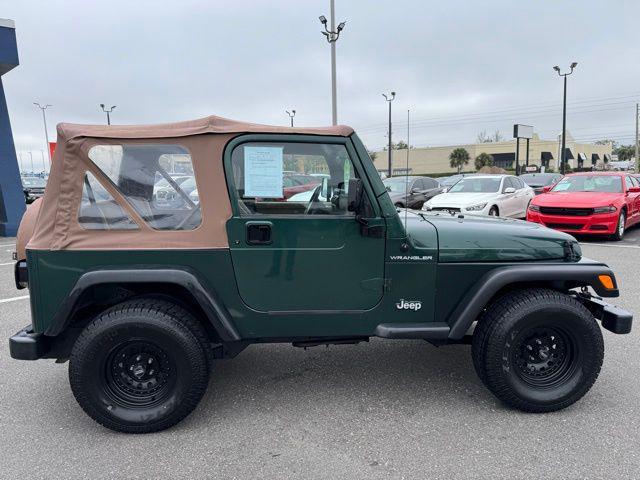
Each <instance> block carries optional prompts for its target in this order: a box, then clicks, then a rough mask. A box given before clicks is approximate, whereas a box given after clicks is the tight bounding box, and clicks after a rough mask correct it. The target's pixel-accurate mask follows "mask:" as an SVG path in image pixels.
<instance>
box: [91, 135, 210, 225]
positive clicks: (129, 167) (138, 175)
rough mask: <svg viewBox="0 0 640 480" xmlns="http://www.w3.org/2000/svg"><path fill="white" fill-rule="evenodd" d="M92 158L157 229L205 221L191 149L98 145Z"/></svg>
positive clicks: (151, 145)
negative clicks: (203, 219)
mask: <svg viewBox="0 0 640 480" xmlns="http://www.w3.org/2000/svg"><path fill="white" fill-rule="evenodd" d="M89 158H90V159H91V161H92V162H93V163H94V164H95V165H96V166H97V167H98V168H99V169H100V170H101V171H102V172H103V173H104V174H105V175H106V176H107V177H108V178H109V180H111V182H113V184H114V185H115V187H116V188H117V189H118V190H119V191H120V193H122V195H123V196H124V197H125V198H126V199H127V201H128V202H129V203H130V204H131V206H132V207H133V208H134V210H135V211H136V213H138V214H139V215H140V216H141V217H142V218H143V219H144V221H145V222H147V223H148V224H149V225H150V226H151V227H152V228H154V229H156V230H193V229H194V228H196V227H197V226H198V225H200V222H201V212H200V205H199V196H198V191H197V186H196V179H195V175H194V171H193V164H192V162H191V155H190V154H189V151H188V150H187V149H186V148H184V147H182V146H180V145H166V144H139V143H136V144H123V145H96V146H94V147H92V148H91V149H90V150H89Z"/></svg>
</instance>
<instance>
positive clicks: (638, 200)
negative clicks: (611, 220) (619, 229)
mask: <svg viewBox="0 0 640 480" xmlns="http://www.w3.org/2000/svg"><path fill="white" fill-rule="evenodd" d="M625 186H626V191H627V194H626V195H627V202H626V203H627V209H628V212H629V214H628V216H629V219H628V220H627V225H631V224H634V223H637V222H638V221H640V193H637V192H630V191H629V189H630V188H634V187H636V188H637V187H639V186H640V182H639V181H638V179H636V178H634V177H632V176H630V175H627V176H626V177H625Z"/></svg>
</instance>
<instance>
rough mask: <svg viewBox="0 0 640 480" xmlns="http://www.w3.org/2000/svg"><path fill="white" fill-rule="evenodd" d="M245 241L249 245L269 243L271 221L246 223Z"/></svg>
mask: <svg viewBox="0 0 640 480" xmlns="http://www.w3.org/2000/svg"><path fill="white" fill-rule="evenodd" d="M247 243H248V244H249V245H269V244H270V243H271V223H270V222H249V223H247Z"/></svg>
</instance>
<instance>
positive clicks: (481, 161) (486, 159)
mask: <svg viewBox="0 0 640 480" xmlns="http://www.w3.org/2000/svg"><path fill="white" fill-rule="evenodd" d="M475 164H476V170H480V169H481V168H482V167H492V166H493V157H492V156H491V155H489V154H488V153H486V152H482V153H481V154H480V155H478V156H477V157H476V160H475Z"/></svg>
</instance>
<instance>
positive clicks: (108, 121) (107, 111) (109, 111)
mask: <svg viewBox="0 0 640 480" xmlns="http://www.w3.org/2000/svg"><path fill="white" fill-rule="evenodd" d="M100 108H102V111H103V112H104V113H106V114H107V125H111V116H110V115H109V114H110V113H111V112H113V109H114V108H116V106H115V105H111V107H109V110H107V109H106V108H104V103H101V104H100Z"/></svg>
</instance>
